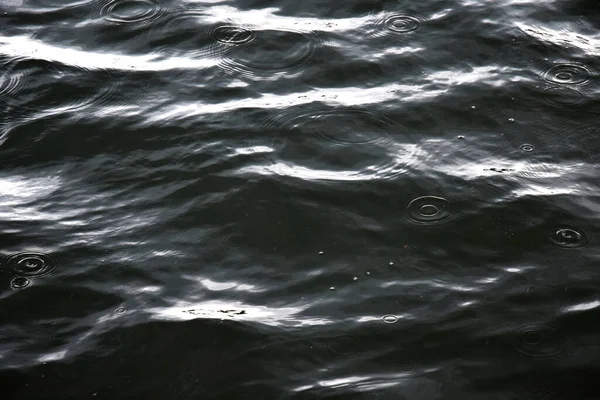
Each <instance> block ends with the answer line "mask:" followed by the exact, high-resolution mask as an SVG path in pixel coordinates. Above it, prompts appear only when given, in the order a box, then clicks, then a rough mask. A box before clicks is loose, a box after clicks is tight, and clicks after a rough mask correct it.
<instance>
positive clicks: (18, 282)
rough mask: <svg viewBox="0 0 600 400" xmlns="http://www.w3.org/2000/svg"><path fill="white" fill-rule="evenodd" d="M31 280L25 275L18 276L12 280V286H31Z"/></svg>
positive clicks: (21, 287)
mask: <svg viewBox="0 0 600 400" xmlns="http://www.w3.org/2000/svg"><path fill="white" fill-rule="evenodd" d="M30 283H31V282H30V280H29V279H27V278H25V277H24V276H16V277H14V278H12V280H11V281H10V287H11V288H13V289H23V288H26V287H27V286H29V284H30Z"/></svg>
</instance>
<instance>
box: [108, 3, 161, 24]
mask: <svg viewBox="0 0 600 400" xmlns="http://www.w3.org/2000/svg"><path fill="white" fill-rule="evenodd" d="M162 11H163V10H162V8H161V6H160V4H159V3H158V2H157V1H155V0H116V1H108V2H105V3H104V4H102V5H101V9H100V13H101V15H102V16H103V18H104V19H106V20H107V21H110V22H115V23H119V24H131V23H135V24H140V23H147V22H149V21H152V20H155V19H156V18H158V17H159V16H160V15H161V14H162Z"/></svg>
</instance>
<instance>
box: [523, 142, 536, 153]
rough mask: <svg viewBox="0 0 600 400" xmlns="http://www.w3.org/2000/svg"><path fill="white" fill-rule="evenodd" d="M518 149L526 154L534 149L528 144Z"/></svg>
mask: <svg viewBox="0 0 600 400" xmlns="http://www.w3.org/2000/svg"><path fill="white" fill-rule="evenodd" d="M519 148H520V149H521V150H523V151H526V152H531V151H533V150H534V149H535V147H533V145H532V144H528V143H525V144H522V145H521V146H520V147H519Z"/></svg>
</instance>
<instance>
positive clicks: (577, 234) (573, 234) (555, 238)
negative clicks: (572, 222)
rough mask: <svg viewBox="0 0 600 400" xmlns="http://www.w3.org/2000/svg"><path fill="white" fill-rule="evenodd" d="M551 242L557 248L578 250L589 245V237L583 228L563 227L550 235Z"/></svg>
mask: <svg viewBox="0 0 600 400" xmlns="http://www.w3.org/2000/svg"><path fill="white" fill-rule="evenodd" d="M550 242H551V243H552V244H554V245H555V246H559V247H563V248H567V249H578V248H582V247H585V246H587V245H588V244H589V237H588V234H587V233H586V232H585V231H584V230H583V229H581V228H577V227H574V226H566V225H563V226H559V227H557V228H555V229H554V231H553V232H552V233H551V235H550Z"/></svg>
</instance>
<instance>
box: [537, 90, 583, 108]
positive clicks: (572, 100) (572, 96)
mask: <svg viewBox="0 0 600 400" xmlns="http://www.w3.org/2000/svg"><path fill="white" fill-rule="evenodd" d="M543 96H544V100H545V101H546V103H548V104H550V105H553V106H558V107H568V106H575V105H578V104H581V103H582V102H583V100H584V96H583V94H582V93H581V92H580V91H578V90H576V89H572V88H561V87H550V88H547V89H545V90H544V93H543Z"/></svg>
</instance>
